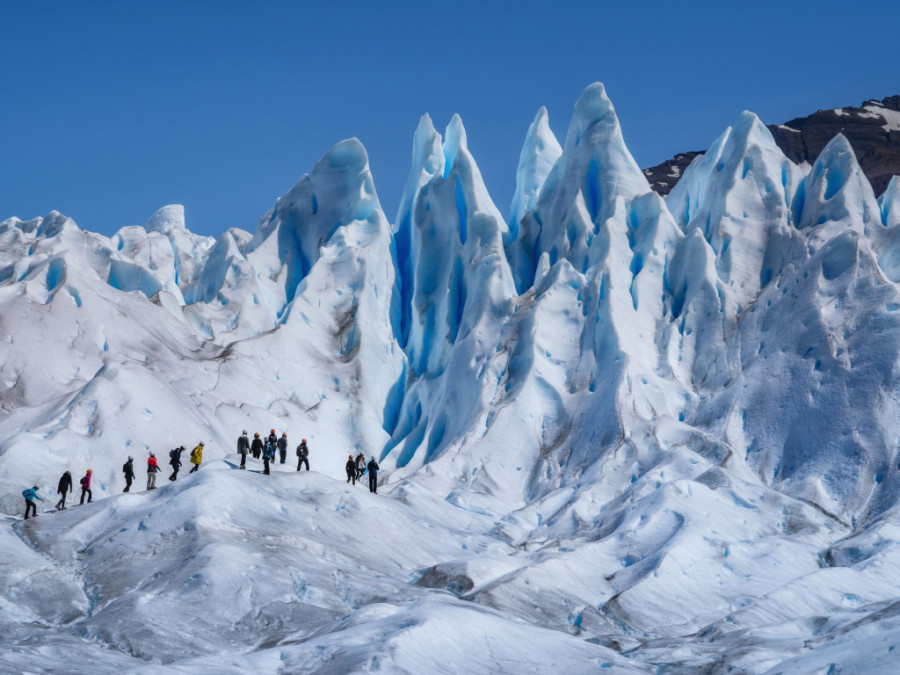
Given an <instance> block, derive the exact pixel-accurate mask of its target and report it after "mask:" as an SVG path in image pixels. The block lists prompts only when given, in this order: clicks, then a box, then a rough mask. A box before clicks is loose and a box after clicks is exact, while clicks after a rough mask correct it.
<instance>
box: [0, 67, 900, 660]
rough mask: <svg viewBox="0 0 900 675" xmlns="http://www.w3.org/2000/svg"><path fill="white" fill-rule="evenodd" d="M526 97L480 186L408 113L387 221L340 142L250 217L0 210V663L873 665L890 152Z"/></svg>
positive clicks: (886, 546)
mask: <svg viewBox="0 0 900 675" xmlns="http://www.w3.org/2000/svg"><path fill="white" fill-rule="evenodd" d="M547 119H548V118H547V111H546V110H544V109H541V110H540V111H538V113H537V115H536V116H535V118H534V122H533V123H532V125H531V127H530V128H529V129H528V131H527V133H526V138H525V143H524V146H523V150H522V154H521V158H520V163H519V167H518V172H517V181H518V186H517V190H516V194H515V197H514V200H513V204H512V205H511V208H510V212H509V215H508V216H507V217H504V216H503V215H502V214H501V212H500V210H499V209H498V208H497V206H496V205H495V204H494V203H493V201H492V200H491V197H490V195H489V194H488V191H487V189H486V187H485V185H484V182H483V180H482V177H481V173H480V171H479V169H478V166H477V164H476V161H475V158H474V156H473V155H472V154H471V152H470V151H469V150H468V147H467V143H466V133H465V129H464V127H463V124H462V121H461V120H460V119H459V118H458V117H454V118H453V119H452V120H451V121H450V123H449V125H448V127H447V129H446V131H445V133H444V134H443V135H442V134H440V133H439V132H438V131H437V130H436V129H435V128H434V125H433V123H432V121H431V119H430V118H429V117H428V116H425V117H423V118H422V120H421V121H420V123H419V126H418V128H417V130H416V131H415V134H414V138H413V152H412V167H411V171H410V177H409V180H408V183H407V185H406V188H405V190H404V193H403V198H402V200H401V205H400V209H399V211H398V213H397V216H396V218H395V219H394V223H393V224H392V223H390V222H389V221H388V219H387V218H386V217H385V215H384V213H383V211H382V208H381V205H380V203H379V202H378V198H377V195H376V192H375V183H374V180H373V177H372V175H371V174H370V172H369V167H368V159H367V156H366V153H365V150H364V148H363V147H362V145H360V143H359V142H358V141H356V140H355V139H351V140H348V141H344V142H342V143H339V144H338V145H336V146H335V147H334V148H333V149H332V150H331V151H329V152H328V153H327V154H326V155H325V156H324V157H323V158H322V159H321V160H320V161H319V162H318V163H317V164H316V166H315V167H314V168H313V170H312V171H311V173H310V174H309V175H307V176H304V177H303V178H302V179H301V180H300V181H299V182H298V183H297V184H296V185H295V186H294V187H293V188H292V189H291V190H290V191H288V192H287V193H286V194H285V195H284V196H283V197H282V198H281V199H279V200H278V202H277V203H276V205H275V206H274V207H273V208H272V210H271V211H270V212H268V213H267V214H265V215H264V216H263V218H262V219H261V220H260V222H259V224H258V225H257V227H256V228H255V230H253V231H252V232H251V231H243V230H237V229H231V230H229V231H227V232H225V233H223V234H222V235H221V236H220V237H219V238H218V239H211V238H204V237H198V236H196V235H193V234H192V233H190V231H189V230H188V229H187V227H186V223H185V221H184V214H183V210H182V209H181V208H180V207H178V206H167V207H165V208H163V209H161V210H160V211H159V212H157V213H156V214H154V215H153V216H152V217H151V218H150V220H149V221H148V222H147V224H146V225H144V226H143V227H140V226H132V227H126V228H123V229H122V230H120V231H119V232H118V233H116V234H115V235H113V236H112V237H104V236H101V235H98V234H94V233H91V232H88V231H84V230H81V229H80V228H79V227H78V226H76V225H75V223H73V222H72V221H71V220H70V219H67V218H66V217H64V216H62V215H61V214H58V213H55V212H54V213H51V214H49V215H48V216H46V217H44V218H38V219H35V220H30V221H21V220H18V219H15V218H12V219H9V220H6V221H3V222H2V223H0V327H2V343H0V344H2V348H0V485H2V486H3V491H2V493H0V512H2V513H3V514H4V516H3V520H2V521H0V553H2V555H0V635H2V640H0V672H59V671H63V670H64V671H66V672H73V673H78V672H85V673H86V672H91V673H98V672H141V673H162V672H180V673H200V672H203V673H206V672H221V673H238V672H285V673H297V672H321V673H330V672H333V673H344V672H367V671H375V670H380V671H385V672H403V673H428V672H467V673H468V672H472V673H493V672H516V673H519V672H536V673H547V672H567V671H569V672H613V673H616V672H618V673H658V672H665V673H697V672H708V673H719V672H722V673H725V672H741V673H788V672H790V673H826V672H832V673H838V672H844V673H850V672H863V671H865V672H869V673H894V672H897V670H898V664H900V657H898V656H897V654H898V651H900V650H898V649H897V647H900V592H898V590H897V589H898V588H900V546H898V543H897V540H898V537H900V499H898V497H900V468H898V461H900V458H898V440H897V439H898V436H900V396H898V394H897V388H898V385H897V380H896V379H895V378H897V377H898V375H900V373H898V361H900V286H898V284H900V229H898V228H900V179H897V178H895V179H894V181H893V182H892V183H891V185H890V186H889V187H888V189H887V191H886V192H885V193H884V195H882V197H881V198H880V199H878V200H876V199H875V196H874V194H873V192H872V189H871V187H870V186H869V184H868V183H867V181H866V179H865V177H864V176H863V175H862V173H861V172H860V170H859V167H858V166H857V164H856V160H855V158H854V155H853V153H852V151H851V150H850V148H849V145H848V144H847V142H846V141H845V140H844V139H843V138H842V137H840V136H839V137H837V138H835V139H834V140H833V141H832V142H831V143H830V144H829V145H828V147H827V148H826V149H825V150H824V151H823V152H822V154H821V156H820V157H819V158H818V159H817V160H816V162H815V163H814V164H813V165H812V166H811V167H803V168H801V167H797V166H795V165H793V164H791V162H789V161H788V160H787V159H786V158H785V157H784V155H783V154H782V153H781V152H780V151H779V149H778V148H777V146H776V144H775V143H774V141H773V139H772V137H771V135H770V134H769V132H768V130H767V129H766V128H765V126H764V125H763V124H762V123H761V122H760V121H759V120H758V119H757V118H756V117H755V116H754V115H752V114H751V113H743V114H742V115H741V116H740V117H739V118H738V120H737V121H736V122H735V124H734V126H733V127H732V128H729V129H728V130H726V131H725V133H724V134H722V136H720V137H719V138H718V139H717V140H716V141H715V142H714V143H713V145H712V147H711V148H710V149H709V151H708V152H707V153H706V154H705V155H703V156H702V157H699V158H698V159H697V160H695V162H694V163H693V164H692V165H691V166H690V167H689V168H688V169H687V170H686V171H685V173H684V176H683V177H682V179H681V181H680V182H679V184H678V186H677V187H676V188H675V189H674V190H673V191H672V193H671V194H670V195H669V197H668V198H667V199H666V200H663V199H662V198H660V197H659V196H657V195H656V194H655V193H653V192H652V191H651V190H650V187H649V185H648V184H647V182H646V179H645V178H644V176H643V174H642V173H641V172H640V170H639V169H638V167H637V165H636V164H635V162H634V160H633V159H632V157H631V155H630V153H629V152H628V149H627V147H626V145H625V142H624V139H623V137H622V133H621V129H620V127H619V123H618V118H617V117H616V113H615V110H614V109H613V106H612V104H611V103H610V101H609V99H608V98H607V97H606V94H605V92H604V90H603V87H602V85H599V84H596V85H592V86H591V87H588V88H587V89H586V90H585V92H584V93H583V94H582V96H581V97H580V98H579V100H578V102H577V103H576V105H575V113H574V115H573V118H572V120H571V123H570V125H569V130H568V133H567V136H566V138H565V139H564V142H562V143H560V142H559V141H557V139H556V138H554V136H553V133H552V131H551V130H550V127H549V125H548V122H547ZM244 428H246V429H248V430H249V431H250V432H251V434H252V433H253V432H255V431H258V432H260V433H261V434H262V435H266V434H267V433H268V431H269V430H270V429H275V430H276V432H277V433H278V434H279V435H280V434H281V433H282V432H287V433H288V435H289V447H290V451H289V456H288V462H287V464H284V465H281V464H276V465H275V466H274V469H273V473H272V475H271V476H266V475H263V474H262V473H261V470H262V466H261V462H260V461H258V460H253V459H251V460H249V470H248V471H240V470H239V469H238V468H237V465H238V463H239V459H238V455H236V454H235V453H234V450H235V443H236V439H237V436H238V435H239V433H240V431H241V429H244ZM300 438H306V439H307V440H308V442H309V445H310V448H311V454H310V463H311V465H312V469H313V470H312V471H311V472H306V471H301V472H297V471H296V470H295V465H294V464H293V462H294V461H295V456H294V452H293V448H294V447H295V446H296V444H297V443H298V442H299V440H300ZM201 440H202V441H204V442H205V444H206V446H205V450H204V459H203V465H202V468H201V469H200V471H199V472H197V473H195V474H187V472H186V470H183V472H182V473H181V475H180V477H179V479H178V480H177V481H176V482H174V483H170V482H169V481H167V480H166V475H167V473H168V467H165V466H164V468H163V473H162V475H161V477H160V488H159V489H157V490H156V491H153V492H147V491H144V490H143V487H144V479H145V473H144V467H145V466H146V459H147V456H148V453H149V452H150V451H154V452H156V454H157V456H158V457H159V458H160V460H161V464H163V465H165V463H166V460H167V451H168V449H169V448H171V447H174V446H176V445H184V446H185V447H187V448H188V450H190V449H191V448H192V447H194V445H196V443H197V442H198V441H201ZM359 452H363V453H365V455H366V457H372V456H374V457H376V458H377V459H378V461H379V463H380V464H381V468H382V471H381V473H380V476H379V482H380V483H381V485H380V486H379V493H378V494H377V495H374V494H370V493H369V491H368V490H367V489H366V487H365V486H362V485H351V484H349V483H347V481H346V475H345V471H344V464H345V462H346V461H347V458H348V455H350V454H353V455H356V454H357V453H359ZM129 454H131V455H134V457H135V466H136V468H137V473H138V477H137V481H136V484H135V486H134V487H133V488H132V492H130V493H129V494H122V488H123V479H122V474H121V466H122V463H123V462H124V461H125V458H126V457H127V456H128V455H129ZM184 459H185V461H186V459H187V458H186V456H185V458H184ZM87 468H92V469H93V476H94V479H93V485H92V487H93V493H94V500H93V502H92V503H90V504H86V505H84V506H79V505H77V501H78V497H79V494H78V492H77V491H76V493H75V494H73V495H72V496H71V497H70V500H69V505H70V506H71V508H70V509H69V510H66V511H64V512H60V513H54V512H52V507H53V504H54V503H55V502H56V500H57V499H58V495H56V494H55V490H54V488H55V487H56V483H57V480H58V478H59V476H60V475H61V474H62V472H63V471H64V470H66V469H69V470H71V471H72V473H73V476H74V477H75V479H76V490H77V479H78V478H79V477H80V476H81V475H83V473H84V471H85V470H86V469H87ZM363 480H364V481H365V480H366V478H365V477H364V479H363ZM33 484H37V485H39V486H40V487H41V492H42V493H43V495H44V497H45V499H46V501H45V502H43V503H39V504H38V509H39V511H40V512H41V513H40V515H39V517H37V518H35V519H30V520H28V521H27V522H25V521H22V520H21V514H22V510H23V507H24V504H23V500H22V497H21V496H20V493H21V491H22V490H23V489H24V488H26V487H28V486H30V485H33Z"/></svg>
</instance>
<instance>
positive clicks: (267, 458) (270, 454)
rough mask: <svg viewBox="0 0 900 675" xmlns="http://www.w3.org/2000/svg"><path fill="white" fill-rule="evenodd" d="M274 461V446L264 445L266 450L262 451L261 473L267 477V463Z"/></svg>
mask: <svg viewBox="0 0 900 675" xmlns="http://www.w3.org/2000/svg"><path fill="white" fill-rule="evenodd" d="M274 459H275V444H274V443H266V449H265V450H263V473H264V474H266V475H267V476H268V475H269V462H271V461H272V460H274Z"/></svg>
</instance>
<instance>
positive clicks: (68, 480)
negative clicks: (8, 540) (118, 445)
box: [22, 441, 204, 520]
mask: <svg viewBox="0 0 900 675" xmlns="http://www.w3.org/2000/svg"><path fill="white" fill-rule="evenodd" d="M203 445H204V444H203V441H200V442H199V443H198V444H197V447H195V448H194V449H193V450H192V451H191V464H193V465H194V468H192V469H191V470H190V473H194V472H195V471H197V470H198V469H199V468H200V463H201V462H202V461H203ZM184 451H185V450H184V446H183V445H182V446H180V447H177V448H174V449H173V450H170V451H169V464H170V465H171V466H172V475H171V476H169V480H175V479H176V478H177V477H178V470H179V469H180V468H181V453H182V452H184ZM159 471H160V468H159V463H158V462H157V461H156V455H155V454H154V453H153V452H151V453H150V456H149V457H148V458H147V489H148V490H155V489H156V474H158V473H159ZM93 473H94V472H93V471H92V470H91V469H88V470H87V471H86V472H85V474H84V476H82V478H81V481H80V484H81V501H80V502H79V504H84V500H85V497H87V502H88V504H90V503H91V501H92V500H93V498H94V493H93V492H92V491H91V477H92V476H93ZM122 473H124V474H125V489H124V490H122V492H129V491H131V483H132V482H133V481H134V478H135V474H134V457H132V456H131V455H129V456H128V461H127V462H125V464H123V465H122ZM39 490H40V487H39V486H37V485H33V486H31V487H30V488H28V489H27V490H24V491H23V492H22V496H23V497H24V498H25V520H28V517H29V516H30V515H35V516H36V515H37V504H35V500H38V501H44V498H43V497H41V496H40V495H39V494H38V491H39ZM56 492H57V494H59V496H60V498H59V501H58V502H57V503H56V510H57V511H65V510H66V498H67V497H68V496H69V493H71V492H73V490H72V472H71V471H65V472H64V473H63V475H62V476H61V477H60V479H59V483H58V484H57V485H56Z"/></svg>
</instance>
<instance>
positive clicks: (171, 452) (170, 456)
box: [169, 448, 175, 459]
mask: <svg viewBox="0 0 900 675" xmlns="http://www.w3.org/2000/svg"><path fill="white" fill-rule="evenodd" d="M169 459H175V448H172V449H171V450H169Z"/></svg>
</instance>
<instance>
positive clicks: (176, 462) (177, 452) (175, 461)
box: [169, 445, 184, 480]
mask: <svg viewBox="0 0 900 675" xmlns="http://www.w3.org/2000/svg"><path fill="white" fill-rule="evenodd" d="M183 450H184V446H183V445H182V446H181V447H178V448H173V449H172V450H169V464H171V465H172V475H171V476H169V480H175V479H177V478H178V469H180V468H181V453H182V451H183Z"/></svg>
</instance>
